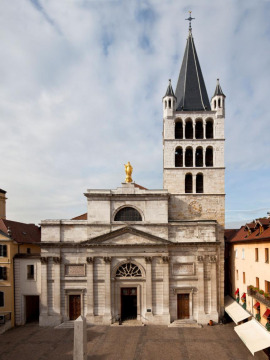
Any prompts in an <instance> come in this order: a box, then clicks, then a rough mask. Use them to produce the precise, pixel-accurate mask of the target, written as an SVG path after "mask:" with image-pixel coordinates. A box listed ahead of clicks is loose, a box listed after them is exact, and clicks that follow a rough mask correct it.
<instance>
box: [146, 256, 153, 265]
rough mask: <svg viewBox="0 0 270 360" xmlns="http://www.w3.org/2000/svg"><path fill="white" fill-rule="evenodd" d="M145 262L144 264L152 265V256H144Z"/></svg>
mask: <svg viewBox="0 0 270 360" xmlns="http://www.w3.org/2000/svg"><path fill="white" fill-rule="evenodd" d="M145 261H146V264H151V263H152V256H146V257H145Z"/></svg>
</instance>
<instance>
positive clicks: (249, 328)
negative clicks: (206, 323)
mask: <svg viewBox="0 0 270 360" xmlns="http://www.w3.org/2000/svg"><path fill="white" fill-rule="evenodd" d="M234 330H235V332H236V333H237V335H238V336H239V337H240V339H241V340H242V341H243V343H244V344H245V345H246V347H247V348H248V349H249V351H250V352H251V353H252V355H253V356H254V353H255V352H256V351H260V350H263V349H266V348H268V347H269V346H270V333H269V332H268V331H267V330H266V329H264V328H263V327H262V325H260V324H259V323H258V321H256V320H254V319H252V320H250V321H248V322H246V323H244V324H241V325H239V326H235V328H234Z"/></svg>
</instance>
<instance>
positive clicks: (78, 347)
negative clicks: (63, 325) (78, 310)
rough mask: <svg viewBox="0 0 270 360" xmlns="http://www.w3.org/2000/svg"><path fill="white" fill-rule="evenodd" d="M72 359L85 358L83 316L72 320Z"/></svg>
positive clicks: (85, 339) (85, 338) (84, 359)
mask: <svg viewBox="0 0 270 360" xmlns="http://www.w3.org/2000/svg"><path fill="white" fill-rule="evenodd" d="M73 344H74V345H73V360H87V333H86V321H85V318H84V317H82V316H79V317H78V319H77V320H75V321H74V343H73Z"/></svg>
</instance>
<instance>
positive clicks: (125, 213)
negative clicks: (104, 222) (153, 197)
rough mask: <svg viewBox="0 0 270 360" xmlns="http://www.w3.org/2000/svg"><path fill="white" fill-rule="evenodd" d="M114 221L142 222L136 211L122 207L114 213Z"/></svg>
mask: <svg viewBox="0 0 270 360" xmlns="http://www.w3.org/2000/svg"><path fill="white" fill-rule="evenodd" d="M114 221H142V217H141V214H140V213H139V211H138V210H136V209H134V208H132V207H124V208H122V209H120V210H119V211H118V212H117V213H116V215H115V217H114Z"/></svg>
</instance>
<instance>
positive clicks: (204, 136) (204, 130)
mask: <svg viewBox="0 0 270 360" xmlns="http://www.w3.org/2000/svg"><path fill="white" fill-rule="evenodd" d="M205 126H206V125H205V121H203V138H204V139H206V127H205Z"/></svg>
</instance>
